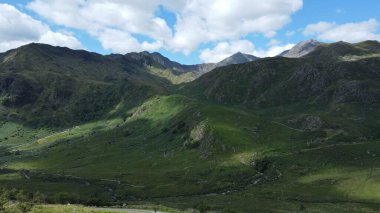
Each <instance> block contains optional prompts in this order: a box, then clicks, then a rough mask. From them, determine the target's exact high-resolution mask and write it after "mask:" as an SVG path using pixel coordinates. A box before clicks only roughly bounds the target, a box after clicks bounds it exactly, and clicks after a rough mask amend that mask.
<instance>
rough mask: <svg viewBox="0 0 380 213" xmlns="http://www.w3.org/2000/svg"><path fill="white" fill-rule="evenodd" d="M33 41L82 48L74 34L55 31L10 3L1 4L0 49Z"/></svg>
mask: <svg viewBox="0 0 380 213" xmlns="http://www.w3.org/2000/svg"><path fill="white" fill-rule="evenodd" d="M31 42H40V43H47V44H51V45H57V46H67V47H71V48H81V47H82V45H81V43H80V42H79V41H78V39H76V38H75V37H74V36H72V35H69V34H65V33H61V32H53V31H51V29H50V28H49V26H47V25H46V24H44V23H42V22H40V21H38V20H35V19H33V18H32V17H30V16H28V15H26V14H24V13H22V12H20V11H19V10H17V9H16V8H15V7H13V6H11V5H8V4H0V51H1V52H3V51H6V50H9V49H12V48H16V47H19V46H21V45H24V44H28V43H31Z"/></svg>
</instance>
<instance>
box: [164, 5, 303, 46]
mask: <svg viewBox="0 0 380 213" xmlns="http://www.w3.org/2000/svg"><path fill="white" fill-rule="evenodd" d="M300 8H302V0H266V1H262V0H239V1H232V0H209V1H203V0H193V1H187V2H186V5H185V7H184V9H183V11H181V12H180V13H179V14H178V18H177V19H178V20H177V23H176V26H175V35H174V38H173V40H172V41H171V42H170V47H171V48H172V49H174V50H175V51H182V52H184V53H190V52H192V51H193V50H194V49H195V48H197V47H198V45H199V44H201V43H204V42H208V41H223V40H227V39H232V40H234V39H235V40H236V39H239V38H240V37H241V36H242V35H247V34H250V33H260V34H263V35H264V36H266V37H269V38H270V37H273V36H274V35H275V34H276V31H277V30H279V29H280V28H282V27H283V26H284V25H285V24H287V23H288V22H289V21H290V15H291V14H292V13H294V12H296V11H297V10H299V9H300Z"/></svg>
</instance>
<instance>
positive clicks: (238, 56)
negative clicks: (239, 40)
mask: <svg viewBox="0 0 380 213" xmlns="http://www.w3.org/2000/svg"><path fill="white" fill-rule="evenodd" d="M257 59H259V58H258V57H256V56H253V55H249V54H244V53H241V52H237V53H235V54H233V55H232V56H230V57H228V58H226V59H224V60H222V61H220V62H218V63H216V67H222V66H227V65H230V64H243V63H247V62H251V61H255V60H257Z"/></svg>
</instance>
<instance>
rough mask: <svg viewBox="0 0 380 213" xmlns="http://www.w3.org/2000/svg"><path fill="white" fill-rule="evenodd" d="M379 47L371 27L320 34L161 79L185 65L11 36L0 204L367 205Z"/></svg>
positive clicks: (379, 205)
mask: <svg viewBox="0 0 380 213" xmlns="http://www.w3.org/2000/svg"><path fill="white" fill-rule="evenodd" d="M379 53H380V45H379V43H378V42H376V41H365V42H360V43H356V44H349V43H343V42H337V43H332V44H321V45H319V46H317V47H316V48H315V50H313V51H311V52H310V53H308V54H307V55H304V56H303V57H301V58H287V57H274V58H264V59H260V60H255V61H251V62H247V63H242V64H231V65H229V66H222V67H218V68H215V69H213V70H211V71H209V72H207V73H205V74H203V75H201V76H199V77H197V79H196V80H194V81H191V82H186V83H182V84H180V85H173V84H172V83H171V82H170V81H168V80H167V79H168V76H169V74H168V73H171V74H173V73H176V74H180V73H182V72H184V73H186V72H187V73H191V72H188V71H187V70H185V67H190V66H187V65H180V64H178V63H175V62H172V61H170V60H167V59H166V58H165V57H163V56H161V55H159V54H155V53H147V52H143V53H132V54H127V55H109V56H102V55H99V54H96V53H90V52H86V51H74V50H70V49H68V48H59V47H52V46H49V45H41V44H31V45H26V46H23V47H20V48H17V49H15V50H10V51H8V52H6V53H3V54H1V55H0V185H1V187H2V189H0V197H1V198H2V199H1V202H0V209H6V208H9V206H14V205H16V204H17V202H21V203H22V202H27V201H28V203H30V204H31V205H32V204H34V203H39V202H42V203H50V204H65V206H66V207H67V206H68V205H66V204H67V203H70V204H74V203H78V204H84V205H89V206H125V204H127V206H128V208H135V205H143V206H142V207H144V208H151V209H156V208H161V210H160V211H163V212H178V211H182V212H186V211H188V212H197V211H198V212H207V211H208V210H210V209H211V210H212V211H216V212H284V211H285V212H300V211H301V212H378V211H379V210H380V196H379V193H378V189H379V188H380V181H379V178H378V177H379V176H380V170H378V169H377V168H378V167H380V152H379V150H380V143H379V141H380V130H379V124H380V84H379V82H380V55H379ZM239 55H240V56H239ZM234 58H235V59H234ZM236 58H237V59H236ZM239 58H245V56H241V54H237V57H232V59H230V60H229V63H235V62H236V61H237V62H242V61H241V60H239ZM244 60H246V58H245V59H244ZM247 60H248V59H247ZM194 67H196V65H195V66H194ZM194 67H193V68H194ZM152 68H154V69H153V71H152V70H151V69H152ZM173 70H176V71H173ZM189 70H191V69H189ZM158 71H160V72H158ZM161 71H162V72H161ZM157 73H159V74H160V75H162V76H165V75H166V78H165V77H162V76H160V75H158V74H157ZM171 74H170V75H171ZM173 75H174V74H173ZM7 199H8V200H11V201H10V202H8V203H7V202H6V201H7ZM4 200H5V201H4ZM49 206H50V207H52V205H49ZM164 206H167V207H168V208H166V207H164ZM59 207H60V206H58V207H57V209H58V208H59ZM138 207H141V206H137V207H136V208H138ZM169 207H170V208H169ZM34 208H36V210H35V211H34V212H41V210H40V208H42V207H41V206H40V205H35V207H34ZM188 209H189V210H188ZM194 209H196V210H194ZM0 211H2V210H0ZM89 211H90V210H89ZM99 211H100V210H99ZM9 212H15V211H9ZM16 212H17V211H16ZM48 212H54V211H48Z"/></svg>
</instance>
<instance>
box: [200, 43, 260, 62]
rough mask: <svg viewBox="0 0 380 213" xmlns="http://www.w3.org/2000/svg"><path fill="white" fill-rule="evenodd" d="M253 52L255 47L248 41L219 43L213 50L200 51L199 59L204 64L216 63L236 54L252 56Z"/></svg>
mask: <svg viewBox="0 0 380 213" xmlns="http://www.w3.org/2000/svg"><path fill="white" fill-rule="evenodd" d="M254 51H255V46H254V45H253V43H252V42H250V41H248V40H238V41H232V42H220V43H218V44H217V45H216V46H215V47H214V48H213V49H210V48H207V49H204V50H202V52H201V55H200V59H201V60H202V61H203V62H205V63H216V62H219V61H221V60H223V59H225V58H227V57H229V56H231V55H233V54H235V53H237V52H242V53H246V54H252V53H253V52H254Z"/></svg>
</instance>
